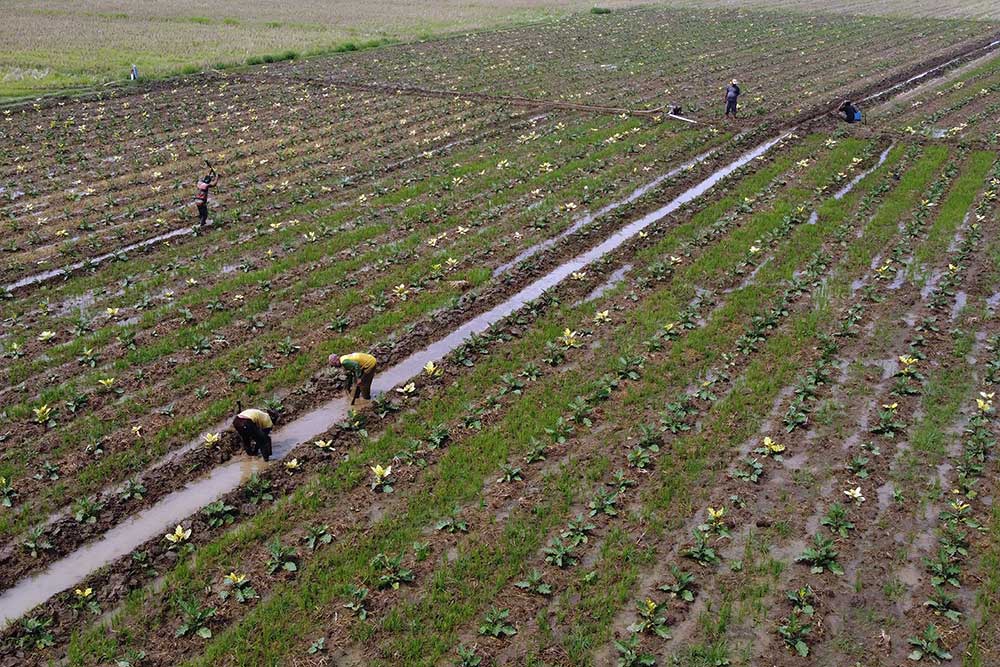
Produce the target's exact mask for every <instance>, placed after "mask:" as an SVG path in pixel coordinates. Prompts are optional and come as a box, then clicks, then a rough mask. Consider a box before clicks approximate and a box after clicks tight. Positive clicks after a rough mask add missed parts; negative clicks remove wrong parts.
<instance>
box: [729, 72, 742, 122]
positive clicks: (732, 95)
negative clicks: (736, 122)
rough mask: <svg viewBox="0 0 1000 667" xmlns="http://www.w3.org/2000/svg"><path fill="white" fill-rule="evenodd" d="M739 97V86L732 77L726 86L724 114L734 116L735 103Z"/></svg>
mask: <svg viewBox="0 0 1000 667" xmlns="http://www.w3.org/2000/svg"><path fill="white" fill-rule="evenodd" d="M739 99H740V86H739V84H738V83H737V82H736V79H733V82H732V83H730V84H729V85H728V86H726V115H727V116H728V115H729V114H733V118H736V105H737V102H738V101H739Z"/></svg>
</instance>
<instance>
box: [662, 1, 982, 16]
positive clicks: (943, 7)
mask: <svg viewBox="0 0 1000 667" xmlns="http://www.w3.org/2000/svg"><path fill="white" fill-rule="evenodd" d="M672 4H675V5H678V6H681V5H684V6H691V7H757V8H760V9H780V10H783V11H798V12H836V13H838V14H862V15H868V16H902V17H914V16H923V17H934V18H966V19H981V20H989V19H997V18H1000V3H997V2H995V0H955V1H954V2H952V1H950V0H945V1H944V2H937V1H936V0H675V2H674V3H672Z"/></svg>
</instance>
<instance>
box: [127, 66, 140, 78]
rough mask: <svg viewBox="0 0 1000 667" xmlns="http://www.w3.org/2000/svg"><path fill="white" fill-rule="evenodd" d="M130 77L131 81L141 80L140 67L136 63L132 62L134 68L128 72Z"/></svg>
mask: <svg viewBox="0 0 1000 667" xmlns="http://www.w3.org/2000/svg"><path fill="white" fill-rule="evenodd" d="M128 78H129V81H138V80H139V68H138V67H136V66H135V63H133V64H132V69H131V71H129V73H128Z"/></svg>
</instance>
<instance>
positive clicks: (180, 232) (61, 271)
mask: <svg viewBox="0 0 1000 667" xmlns="http://www.w3.org/2000/svg"><path fill="white" fill-rule="evenodd" d="M193 233H194V227H181V228H180V229H175V230H173V231H169V232H167V233H165V234H160V235H158V236H154V237H153V238H149V239H146V240H145V241H139V242H138V243H133V244H131V245H127V246H125V247H124V248H119V249H118V250H115V251H114V252H109V253H105V254H103V255H98V256H97V257H92V258H91V259H85V260H83V261H81V262H75V263H73V264H70V265H69V266H63V267H60V268H58V269H50V270H49V271H42V272H41V273H36V274H35V275H32V276H27V277H25V278H21V279H20V280H15V281H14V282H12V283H9V284H7V285H4V289H5V290H6V291H8V292H12V291H14V290H16V289H20V288H22V287H28V286H29V285H34V284H36V283H44V282H46V281H48V280H52V279H53V278H58V277H60V276H64V275H68V274H70V273H73V272H74V271H79V270H80V269H82V268H84V267H87V266H97V265H98V264H101V263H103V262H106V261H108V260H109V259H114V258H115V257H118V256H119V255H125V254H127V253H129V252H132V251H133V250H141V249H143V248H148V247H149V246H151V245H156V244H157V243H161V242H162V241H168V240H170V239H172V238H175V237H178V236H187V235H188V234H193Z"/></svg>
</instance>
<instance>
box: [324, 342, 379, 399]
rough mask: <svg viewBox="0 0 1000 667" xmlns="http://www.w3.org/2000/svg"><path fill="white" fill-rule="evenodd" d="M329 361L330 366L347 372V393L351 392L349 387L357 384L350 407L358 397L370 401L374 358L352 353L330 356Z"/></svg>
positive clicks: (373, 375)
mask: <svg viewBox="0 0 1000 667" xmlns="http://www.w3.org/2000/svg"><path fill="white" fill-rule="evenodd" d="M329 361H330V365H331V366H334V367H336V368H343V369H344V370H346V371H347V391H348V393H350V391H351V385H353V384H354V383H355V382H357V385H356V386H355V388H354V398H352V399H351V405H354V401H356V400H358V396H359V395H360V396H362V397H364V399H365V400H366V401H370V400H371V399H372V380H373V379H374V378H375V365H376V364H377V363H378V361H377V360H376V359H375V357H373V356H372V355H370V354H368V353H366V352H354V353H352V354H345V355H344V356H340V355H337V354H331V355H330V359H329Z"/></svg>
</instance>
